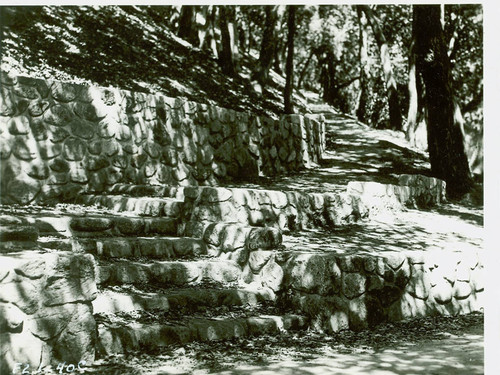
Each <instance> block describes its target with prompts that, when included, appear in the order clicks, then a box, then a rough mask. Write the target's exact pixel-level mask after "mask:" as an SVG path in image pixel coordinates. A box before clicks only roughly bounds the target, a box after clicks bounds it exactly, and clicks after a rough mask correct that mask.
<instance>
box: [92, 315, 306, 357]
mask: <svg viewBox="0 0 500 375" xmlns="http://www.w3.org/2000/svg"><path fill="white" fill-rule="evenodd" d="M307 325H308V322H307V319H306V318H304V317H303V316H300V315H295V314H288V315H282V316H280V315H257V316H251V317H238V318H232V317H228V316H216V317H210V318H189V319H187V320H186V321H183V322H180V323H179V322H172V323H157V322H152V323H140V322H133V321H132V322H131V321H126V320H124V321H118V322H110V321H103V322H100V323H99V324H98V347H99V349H100V354H101V355H103V356H106V355H111V354H118V353H128V352H133V351H137V350H145V349H146V350H151V349H157V348H161V347H166V346H170V345H176V344H177V345H178V344H186V343H188V342H193V341H218V340H232V339H235V338H240V337H250V336H259V335H266V334H267V335H277V334H279V333H280V332H283V331H292V330H301V329H306V328H307Z"/></svg>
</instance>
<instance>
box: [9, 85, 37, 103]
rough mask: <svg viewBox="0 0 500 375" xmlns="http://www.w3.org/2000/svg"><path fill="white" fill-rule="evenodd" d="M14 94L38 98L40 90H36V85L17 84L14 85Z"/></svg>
mask: <svg viewBox="0 0 500 375" xmlns="http://www.w3.org/2000/svg"><path fill="white" fill-rule="evenodd" d="M14 94H16V95H17V96H19V97H21V98H26V99H31V100H33V99H37V98H38V91H37V90H36V88H35V87H33V86H28V85H17V86H15V87H14Z"/></svg>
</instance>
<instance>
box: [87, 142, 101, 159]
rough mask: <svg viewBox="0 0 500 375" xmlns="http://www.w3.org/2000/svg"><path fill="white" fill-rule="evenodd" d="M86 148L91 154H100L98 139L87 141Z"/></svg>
mask: <svg viewBox="0 0 500 375" xmlns="http://www.w3.org/2000/svg"><path fill="white" fill-rule="evenodd" d="M87 149H88V150H89V153H90V154H91V155H100V154H101V152H102V142H101V141H100V140H97V141H91V142H88V145H87Z"/></svg>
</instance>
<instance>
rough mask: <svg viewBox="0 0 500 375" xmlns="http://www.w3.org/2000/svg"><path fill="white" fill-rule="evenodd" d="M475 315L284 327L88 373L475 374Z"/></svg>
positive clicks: (103, 365)
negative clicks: (362, 326)
mask: <svg viewBox="0 0 500 375" xmlns="http://www.w3.org/2000/svg"><path fill="white" fill-rule="evenodd" d="M483 347H484V345H483V316H482V314H471V315H466V316H459V317H435V318H422V319H414V320H412V321H408V322H397V323H386V324H381V325H379V326H377V327H376V328H374V329H372V330H367V331H362V332H352V331H342V332H339V333H337V334H333V335H322V334H317V333H312V332H297V333H284V334H282V335H279V336H274V337H272V336H261V337H254V338H245V339H237V340H232V341H225V342H207V343H190V344H187V345H183V346H175V347H169V348H163V349H161V350H158V351H156V352H151V353H147V354H143V355H141V356H136V355H133V354H132V355H130V356H117V357H112V358H108V359H105V360H103V361H101V362H98V363H97V364H96V365H94V366H92V367H91V368H88V370H89V371H88V373H90V374H118V373H120V374H123V375H132V374H151V375H167V374H207V373H213V374H220V375H222V374H227V375H229V374H233V375H237V374H238V375H247V374H282V375H292V374H293V375H295V374H339V375H340V374H385V375H391V374H422V375H423V374H426V375H427V374H436V375H437V374H440V375H441V374H463V375H470V374H482V373H483V372H484V370H483Z"/></svg>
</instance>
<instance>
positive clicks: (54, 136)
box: [49, 127, 70, 143]
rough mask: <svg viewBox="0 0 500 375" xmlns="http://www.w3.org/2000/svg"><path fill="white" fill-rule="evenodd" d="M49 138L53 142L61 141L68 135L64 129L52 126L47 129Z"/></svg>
mask: <svg viewBox="0 0 500 375" xmlns="http://www.w3.org/2000/svg"><path fill="white" fill-rule="evenodd" d="M49 134H50V140H51V141H52V142H54V143H60V142H63V141H64V140H65V139H66V138H68V137H69V136H70V134H69V132H68V131H67V130H66V129H63V128H59V127H52V128H51V129H50V131H49Z"/></svg>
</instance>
